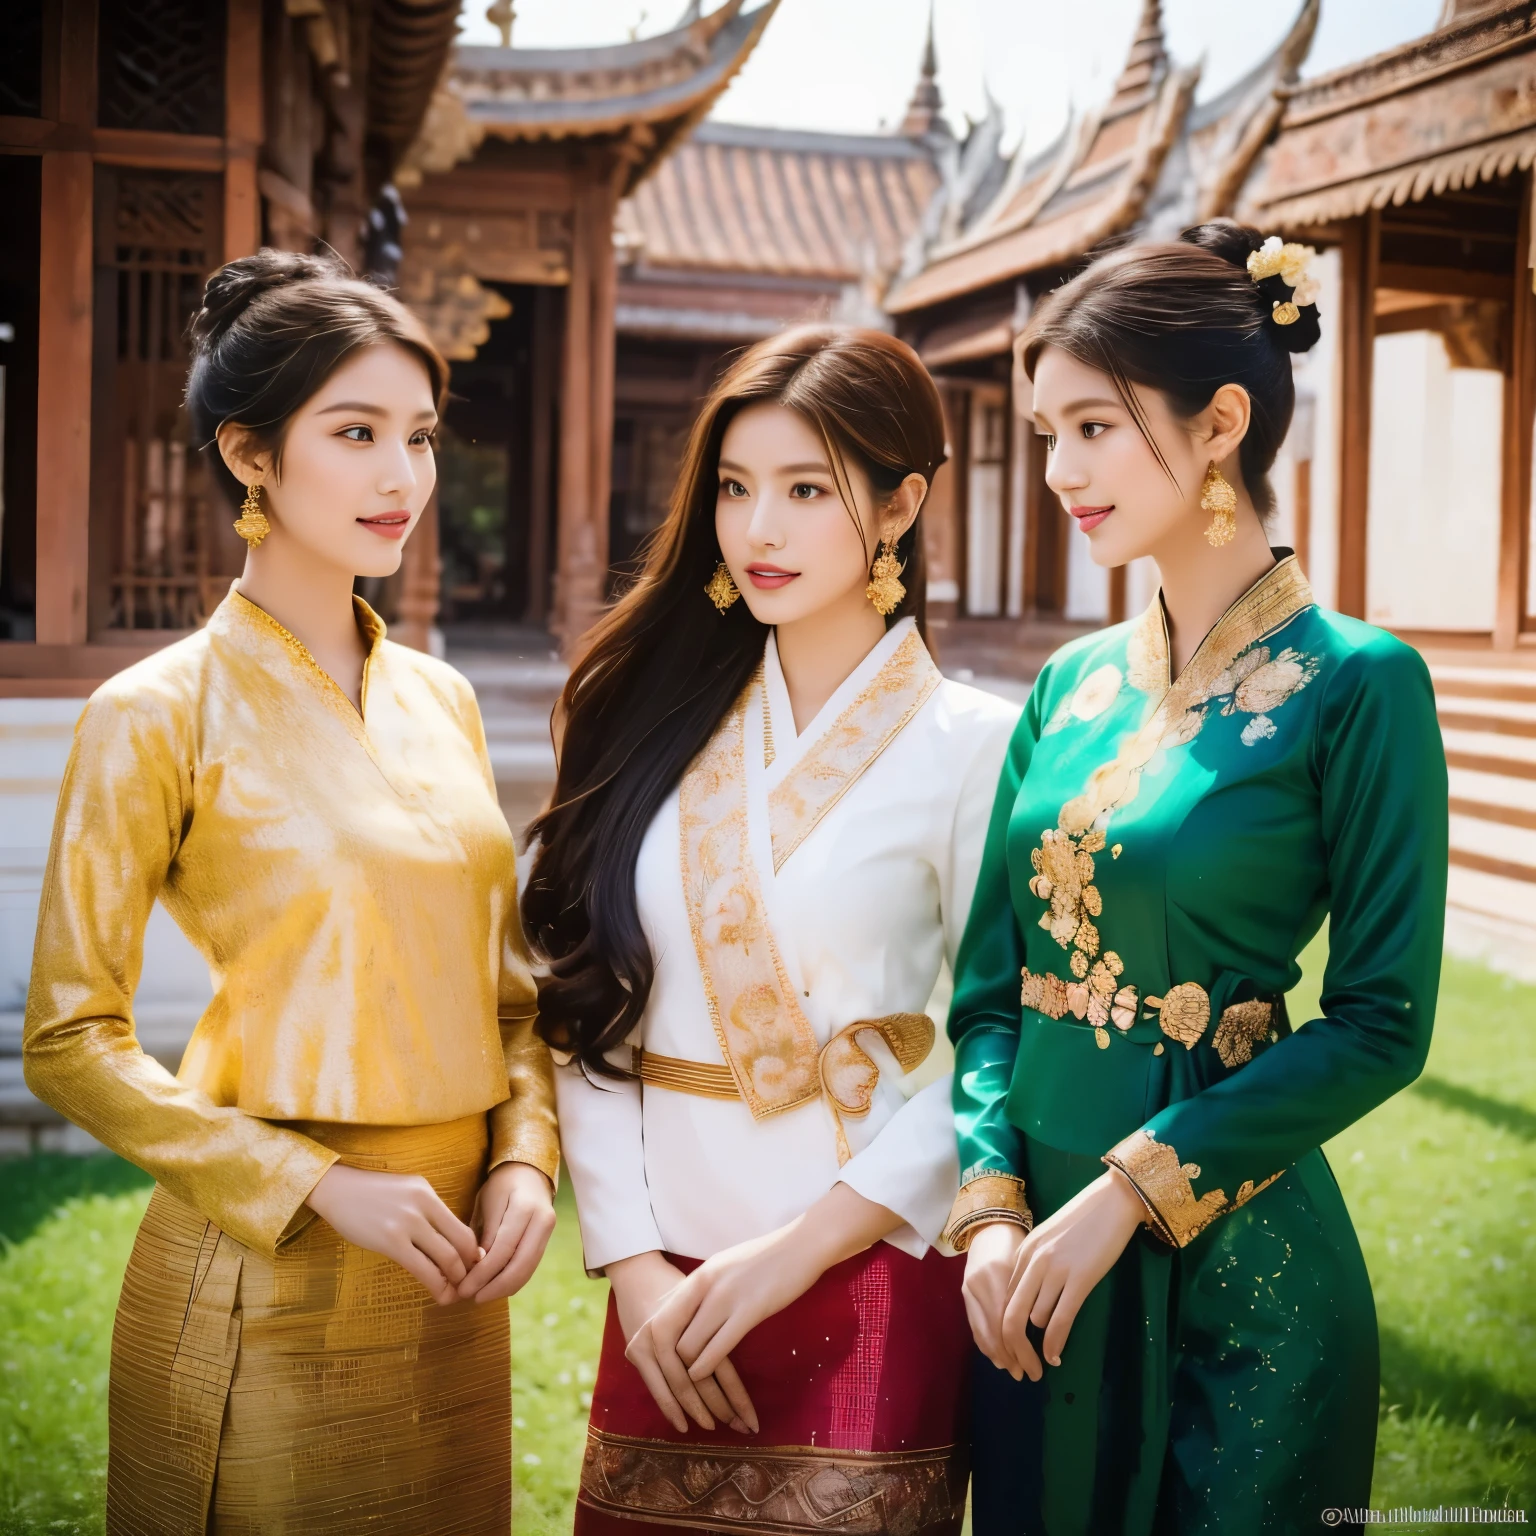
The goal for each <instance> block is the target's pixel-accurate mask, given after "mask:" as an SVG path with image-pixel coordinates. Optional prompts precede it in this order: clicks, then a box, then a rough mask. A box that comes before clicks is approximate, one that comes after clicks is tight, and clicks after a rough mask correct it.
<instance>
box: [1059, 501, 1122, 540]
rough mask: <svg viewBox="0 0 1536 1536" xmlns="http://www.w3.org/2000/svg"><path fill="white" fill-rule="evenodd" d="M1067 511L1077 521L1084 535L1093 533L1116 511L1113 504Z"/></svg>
mask: <svg viewBox="0 0 1536 1536" xmlns="http://www.w3.org/2000/svg"><path fill="white" fill-rule="evenodd" d="M1067 510H1068V511H1069V512H1070V513H1071V514H1072V516H1073V517H1075V518H1076V519H1077V526H1078V527H1079V528H1081V529H1082V530H1083V532H1084V533H1092V532H1093V530H1094V529H1095V528H1097V527H1098V526H1099V524H1100V523H1102V522H1103V521H1104V519H1105V518H1106V517H1108V516H1109V514H1110V513H1111V512H1113V511H1114V510H1115V509H1114V505H1113V504H1111V505H1109V506H1107V507H1068V508H1067Z"/></svg>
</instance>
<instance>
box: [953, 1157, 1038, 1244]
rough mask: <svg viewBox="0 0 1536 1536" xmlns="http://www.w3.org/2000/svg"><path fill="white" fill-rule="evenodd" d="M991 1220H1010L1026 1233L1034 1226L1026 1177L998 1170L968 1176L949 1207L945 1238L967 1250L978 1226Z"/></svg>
mask: <svg viewBox="0 0 1536 1536" xmlns="http://www.w3.org/2000/svg"><path fill="white" fill-rule="evenodd" d="M990 1221H1010V1222H1012V1223H1013V1224H1014V1225H1015V1226H1019V1227H1023V1228H1024V1230H1025V1231H1026V1232H1028V1231H1029V1229H1030V1228H1031V1227H1032V1226H1034V1224H1035V1217H1034V1213H1033V1212H1032V1211H1031V1210H1030V1208H1029V1204H1028V1202H1027V1201H1026V1200H1025V1198H1024V1180H1023V1179H1021V1178H1018V1177H1016V1176H1015V1175H1014V1174H1011V1173H998V1172H996V1171H986V1172H979V1173H977V1174H976V1175H975V1176H974V1177H973V1178H971V1179H969V1180H968V1181H967V1182H966V1183H965V1184H964V1185H963V1186H962V1187H961V1190H960V1193H959V1194H958V1195H957V1196H956V1197H955V1203H954V1205H953V1206H951V1207H950V1212H949V1221H948V1222H947V1223H946V1225H945V1228H944V1239H943V1240H944V1241H945V1242H946V1243H948V1244H949V1246H950V1247H951V1248H953V1249H954V1250H955V1252H956V1253H964V1252H965V1250H966V1249H967V1248H969V1247H970V1245H971V1238H972V1236H973V1235H974V1234H975V1232H976V1230H977V1228H979V1227H983V1226H985V1225H986V1224H987V1223H988V1222H990Z"/></svg>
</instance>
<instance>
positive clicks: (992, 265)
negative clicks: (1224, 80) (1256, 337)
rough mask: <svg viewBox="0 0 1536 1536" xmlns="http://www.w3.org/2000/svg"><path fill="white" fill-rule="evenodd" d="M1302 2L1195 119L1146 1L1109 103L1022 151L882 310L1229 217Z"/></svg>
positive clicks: (1313, 3)
mask: <svg viewBox="0 0 1536 1536" xmlns="http://www.w3.org/2000/svg"><path fill="white" fill-rule="evenodd" d="M1318 7H1319V0H1303V3H1302V5H1301V8H1300V10H1299V12H1298V14H1297V16H1296V19H1295V21H1294V23H1293V25H1292V27H1291V29H1290V31H1289V33H1288V34H1287V36H1286V38H1285V39H1284V40H1283V41H1282V42H1281V44H1280V45H1279V47H1278V48H1276V49H1275V51H1274V52H1273V53H1272V54H1271V55H1270V56H1269V58H1267V59H1266V60H1264V61H1263V63H1261V64H1260V65H1259V66H1258V67H1257V68H1256V69H1255V70H1254V71H1252V72H1251V73H1250V74H1249V76H1247V77H1246V78H1245V79H1244V80H1242V81H1240V82H1239V83H1238V84H1237V85H1236V86H1234V87H1233V88H1232V89H1230V90H1229V91H1227V92H1224V93H1223V94H1222V96H1221V97H1220V98H1218V100H1217V101H1216V102H1213V103H1209V104H1206V105H1205V106H1203V107H1200V108H1197V107H1196V106H1195V104H1194V97H1195V88H1196V86H1197V84H1198V82H1199V75H1200V71H1199V68H1198V66H1194V67H1188V68H1185V67H1180V66H1178V65H1177V64H1175V63H1174V62H1173V61H1172V60H1170V58H1169V56H1168V51H1167V47H1166V45H1165V42H1164V38H1163V28H1162V12H1161V6H1160V5H1159V3H1158V0H1145V4H1144V5H1143V7H1142V11H1141V15H1140V17H1139V19H1138V22H1137V27H1136V31H1135V34H1134V36H1133V38H1132V41H1131V46H1130V50H1129V53H1128V55H1127V57H1126V61H1125V66H1124V68H1123V69H1122V70H1121V72H1120V75H1119V77H1118V78H1117V79H1116V81H1115V85H1114V89H1113V91H1112V92H1111V94H1110V97H1109V99H1108V100H1107V101H1106V102H1105V103H1104V104H1103V105H1102V106H1101V107H1099V108H1097V109H1096V110H1094V111H1091V112H1089V113H1087V114H1085V115H1082V116H1079V117H1076V118H1074V120H1072V121H1071V122H1069V123H1068V125H1067V127H1066V128H1065V129H1064V130H1063V132H1062V134H1061V135H1060V137H1059V138H1058V139H1057V140H1056V142H1055V143H1053V144H1052V145H1050V146H1049V147H1048V148H1047V149H1046V150H1044V151H1043V152H1042V153H1040V154H1038V155H1033V156H1027V155H1025V153H1024V151H1023V149H1022V147H1021V149H1020V150H1019V151H1018V153H1017V154H1016V155H1015V156H1014V158H1013V160H1012V162H1011V163H1010V164H1009V165H1008V167H1007V171H1006V175H1005V177H1004V178H1003V181H1002V185H1001V187H1000V189H999V191H998V193H997V195H996V196H995V197H994V198H993V199H992V200H991V202H990V203H989V204H987V205H986V206H985V207H983V208H981V209H980V210H979V211H978V212H977V213H976V214H975V216H973V217H969V218H967V219H966V220H965V222H964V224H963V227H962V228H961V229H960V230H959V231H957V232H955V233H954V234H952V235H950V236H949V237H948V238H941V239H940V240H938V241H936V242H934V243H933V244H932V245H930V247H929V249H928V250H927V251H926V253H925V254H924V259H923V260H922V261H921V262H920V263H914V266H913V269H912V270H910V271H909V272H907V273H906V274H904V277H903V280H902V281H901V282H900V283H899V284H898V285H897V287H896V289H895V291H894V292H893V293H892V294H891V295H890V297H889V299H888V300H887V306H888V308H890V310H891V311H892V312H893V313H897V314H904V313H908V312H911V311H914V310H919V309H924V308H927V307H929V306H932V305H935V304H942V303H945V302H946V301H948V300H951V299H955V298H959V297H961V296H962V295H965V294H970V293H974V292H976V291H977V290H979V289H985V288H989V287H993V286H996V285H998V284H1002V283H1006V282H1008V281H1010V280H1012V279H1017V278H1020V277H1022V276H1023V275H1025V274H1026V273H1029V272H1035V271H1040V270H1043V269H1051V268H1058V267H1061V266H1063V265H1067V264H1069V263H1071V262H1073V261H1075V260H1077V259H1078V258H1079V257H1081V256H1083V255H1084V254H1085V253H1086V252H1088V251H1089V250H1091V249H1092V248H1093V247H1094V246H1096V245H1098V244H1100V243H1101V242H1103V241H1105V240H1108V239H1111V238H1112V237H1114V236H1117V235H1123V234H1126V233H1128V232H1131V231H1133V230H1137V229H1148V228H1149V227H1151V228H1153V229H1154V230H1155V232H1162V230H1163V227H1164V226H1168V228H1169V232H1172V229H1174V228H1176V227H1177V226H1178V224H1180V223H1186V222H1190V221H1192V220H1193V219H1195V218H1197V217H1210V216H1211V215H1212V214H1215V213H1219V212H1227V211H1230V208H1231V203H1232V200H1233V199H1234V198H1235V196H1236V193H1237V189H1238V188H1239V187H1240V186H1241V184H1242V181H1243V178H1244V176H1245V175H1246V174H1247V171H1248V169H1249V167H1250V166H1251V165H1252V163H1253V159H1254V156H1255V155H1256V154H1257V153H1258V151H1259V149H1260V147H1261V146H1262V145H1263V143H1264V140H1265V137H1266V136H1267V135H1268V134H1269V133H1270V132H1271V131H1272V130H1273V128H1274V125H1275V122H1276V120H1277V119H1278V117H1279V113H1280V110H1281V102H1282V101H1283V97H1284V93H1285V92H1286V91H1287V90H1288V89H1289V88H1290V87H1291V85H1292V84H1293V82H1294V81H1295V79H1296V75H1297V72H1298V70H1299V68H1300V65H1301V62H1302V60H1303V59H1304V58H1305V56H1306V53H1307V50H1308V48H1309V47H1310V45H1311V40H1312V34H1313V32H1314V31H1315V29H1316V25H1317V15H1318Z"/></svg>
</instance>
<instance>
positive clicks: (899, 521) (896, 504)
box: [880, 473, 928, 544]
mask: <svg viewBox="0 0 1536 1536" xmlns="http://www.w3.org/2000/svg"><path fill="white" fill-rule="evenodd" d="M927 494H928V482H927V481H926V480H925V479H923V477H922V476H921V475H919V474H916V473H913V474H910V475H908V476H907V478H906V479H905V480H903V481H902V482H901V484H900V485H898V486H897V487H896V489H895V490H894V491H893V492H892V493H891V499H890V501H889V502H887V503H886V507H885V510H884V511H883V512H882V513H881V514H880V537H881V538H882V539H889V540H890V541H891V543H892V544H894V543H895V542H896V541H897V539H899V538H900V537H901V536H902V534H904V533H905V532H906V531H907V529H908V528H910V527H911V526H912V524H913V523H914V522H916V521H917V514H918V513H919V512H920V511H922V507H923V498H924V497H925V496H927Z"/></svg>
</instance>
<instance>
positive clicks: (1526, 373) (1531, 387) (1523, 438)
mask: <svg viewBox="0 0 1536 1536" xmlns="http://www.w3.org/2000/svg"><path fill="white" fill-rule="evenodd" d="M1533 180H1536V170H1532V171H1527V172H1526V174H1525V187H1524V190H1523V192H1522V195H1521V199H1520V234H1519V238H1518V239H1517V240H1516V242H1515V271H1514V292H1513V295H1512V306H1511V314H1510V320H1511V325H1510V336H1511V345H1510V349H1509V354H1510V355H1509V372H1508V373H1507V374H1506V375H1505V379H1504V432H1503V438H1504V455H1503V458H1504V462H1503V480H1502V484H1501V486H1500V492H1499V579H1498V588H1497V593H1496V597H1495V602H1494V622H1493V644H1494V647H1495V649H1498V650H1505V651H1507V650H1513V649H1514V647H1515V645H1516V643H1517V642H1518V641H1519V638H1520V631H1521V630H1522V629H1523V628H1524V627H1525V620H1526V601H1525V594H1526V590H1527V585H1526V584H1527V580H1528V574H1529V570H1530V559H1531V432H1532V429H1533V425H1536V221H1533V209H1532V195H1533Z"/></svg>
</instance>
